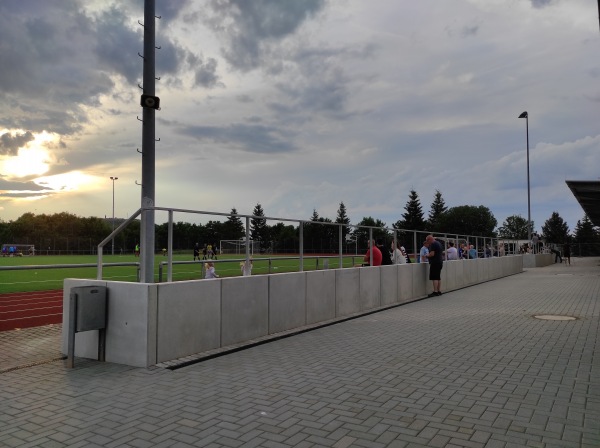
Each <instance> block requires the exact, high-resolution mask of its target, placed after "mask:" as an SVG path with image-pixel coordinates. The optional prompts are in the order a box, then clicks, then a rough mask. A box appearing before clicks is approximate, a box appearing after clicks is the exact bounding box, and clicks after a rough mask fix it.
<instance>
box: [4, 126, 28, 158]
mask: <svg viewBox="0 0 600 448" xmlns="http://www.w3.org/2000/svg"><path fill="white" fill-rule="evenodd" d="M34 138H35V137H34V136H33V134H32V133H31V132H29V131H27V132H23V133H21V134H18V133H17V134H15V135H13V134H10V133H8V132H7V133H5V134H2V135H1V136H0V154H3V155H9V156H15V155H17V153H18V151H19V148H22V147H23V146H25V145H26V144H27V143H29V142H30V141H32V140H33V139H34Z"/></svg>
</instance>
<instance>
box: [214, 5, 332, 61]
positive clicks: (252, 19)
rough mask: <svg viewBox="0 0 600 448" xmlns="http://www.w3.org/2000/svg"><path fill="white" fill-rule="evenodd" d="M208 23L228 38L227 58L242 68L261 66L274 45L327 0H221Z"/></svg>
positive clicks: (319, 8) (292, 31)
mask: <svg viewBox="0 0 600 448" xmlns="http://www.w3.org/2000/svg"><path fill="white" fill-rule="evenodd" d="M210 5H211V7H212V9H213V12H214V14H213V15H212V16H211V17H210V18H209V19H208V24H209V25H210V26H211V27H212V28H213V29H214V30H216V31H217V32H219V33H220V34H222V35H224V36H225V37H226V38H227V39H228V41H229V42H228V43H229V47H228V48H226V49H224V55H225V58H226V59H227V61H228V62H229V63H230V64H231V65H232V66H233V67H234V68H236V69H239V70H242V71H248V70H252V69H254V68H256V67H258V66H259V65H260V64H261V61H262V60H263V56H264V55H265V54H266V55H268V54H269V53H270V47H271V46H272V45H277V44H279V43H280V40H281V39H283V38H285V37H286V36H288V35H291V34H293V33H294V32H295V31H296V30H297V29H298V28H299V27H300V26H301V25H302V23H303V22H304V21H305V20H306V19H307V18H309V17H312V16H314V15H316V14H317V13H318V12H319V11H320V10H321V9H322V8H323V7H324V5H325V0H302V1H301V0H295V1H284V2H282V1H280V0H255V1H254V0H253V1H246V0H217V1H214V2H211V3H210Z"/></svg>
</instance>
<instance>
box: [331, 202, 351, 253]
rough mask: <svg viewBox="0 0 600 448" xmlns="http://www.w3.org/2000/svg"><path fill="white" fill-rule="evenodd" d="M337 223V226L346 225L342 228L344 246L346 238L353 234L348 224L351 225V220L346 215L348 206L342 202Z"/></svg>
mask: <svg viewBox="0 0 600 448" xmlns="http://www.w3.org/2000/svg"><path fill="white" fill-rule="evenodd" d="M335 222H336V223H337V224H344V226H342V244H344V243H345V241H346V237H347V236H348V235H349V234H350V233H351V229H350V227H348V224H350V218H349V217H348V214H347V213H346V206H345V205H344V203H343V202H340V207H339V208H338V211H337V217H336V218H335Z"/></svg>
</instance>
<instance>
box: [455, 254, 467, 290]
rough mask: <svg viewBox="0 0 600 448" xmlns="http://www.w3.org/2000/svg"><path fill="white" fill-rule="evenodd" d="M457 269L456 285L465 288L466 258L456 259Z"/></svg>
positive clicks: (457, 287)
mask: <svg viewBox="0 0 600 448" xmlns="http://www.w3.org/2000/svg"><path fill="white" fill-rule="evenodd" d="M454 263H456V268H455V269H456V271H455V275H456V277H455V285H456V289H460V288H463V287H464V286H465V284H466V283H465V263H464V260H455V261H454Z"/></svg>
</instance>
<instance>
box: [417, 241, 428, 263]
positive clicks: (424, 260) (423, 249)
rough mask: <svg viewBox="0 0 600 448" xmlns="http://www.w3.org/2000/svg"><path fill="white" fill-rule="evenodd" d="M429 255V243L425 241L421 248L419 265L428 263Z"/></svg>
mask: <svg viewBox="0 0 600 448" xmlns="http://www.w3.org/2000/svg"><path fill="white" fill-rule="evenodd" d="M428 253H429V243H428V242H427V240H425V241H423V246H422V247H421V251H420V252H419V263H427V261H428V258H427V254H428Z"/></svg>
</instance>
